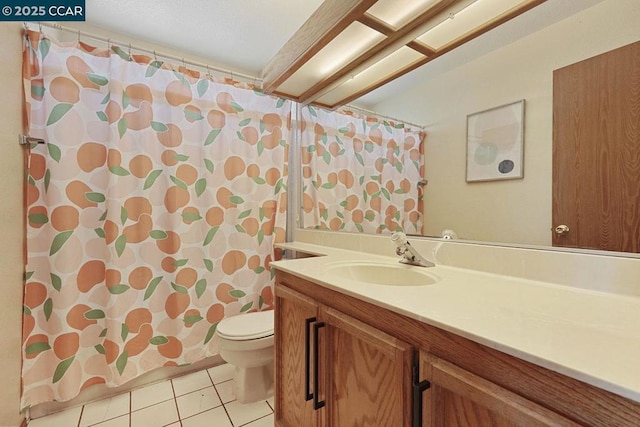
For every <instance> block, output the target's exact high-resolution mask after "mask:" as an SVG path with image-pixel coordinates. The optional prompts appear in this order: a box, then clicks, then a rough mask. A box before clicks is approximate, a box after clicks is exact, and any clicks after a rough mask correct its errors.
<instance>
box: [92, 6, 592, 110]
mask: <svg viewBox="0 0 640 427" xmlns="http://www.w3.org/2000/svg"><path fill="white" fill-rule="evenodd" d="M600 1H602V0H548V1H547V2H546V3H544V4H542V5H541V6H538V7H536V8H534V9H532V10H531V11H529V12H526V13H525V14H523V15H521V16H520V17H518V18H516V19H514V20H512V21H510V22H508V23H506V24H504V25H503V26H501V27H499V28H496V29H494V30H492V31H490V32H488V33H486V34H485V35H483V36H481V37H479V38H477V39H475V40H473V41H471V42H469V43H467V44H466V45H464V46H462V47H460V48H458V49H457V50H455V51H453V52H450V53H448V54H446V55H443V56H442V57H440V58H438V59H436V60H434V61H433V62H430V63H428V64H426V65H424V66H422V67H421V68H419V69H417V70H415V71H413V72H411V73H409V74H407V75H405V76H403V77H401V78H399V79H397V80H395V81H393V82H391V83H389V84H387V85H386V86H384V87H382V88H380V89H378V90H376V91H373V92H371V93H370V94H368V95H366V96H364V97H362V98H361V99H359V100H358V101H356V102H355V104H357V105H360V106H363V107H365V108H371V107H372V106H375V105H376V104H378V103H380V102H383V101H384V99H385V98H387V97H390V96H395V95H397V94H398V93H399V92H402V91H405V90H409V89H410V88H411V86H413V85H415V84H418V83H419V82H420V81H423V80H424V79H428V78H430V77H433V76H434V75H437V74H439V73H442V72H446V71H447V70H448V69H451V68H453V67H456V66H458V65H461V64H463V63H465V62H468V61H470V60H472V59H473V58H476V57H478V56H480V55H483V54H486V53H488V52H490V51H492V50H494V49H496V48H498V47H500V46H503V45H506V44H508V43H511V42H513V41H514V40H517V39H518V38H521V37H524V36H526V35H527V34H530V33H532V32H534V31H537V30H539V29H541V28H543V27H545V26H547V25H550V24H552V23H554V22H558V21H560V20H561V19H564V18H566V17H567V16H570V15H572V14H575V13H577V12H578V11H580V10H583V9H586V8H588V7H590V6H593V5H594V4H596V3H598V2H600ZM321 3H322V0H188V1H187V0H135V1H133V0H87V1H86V10H87V24H90V25H92V26H95V27H99V28H101V29H103V30H106V31H108V32H113V33H116V34H122V35H125V36H130V37H132V38H134V39H137V40H140V41H143V42H149V43H154V44H159V45H163V46H167V47H168V48H171V49H176V50H179V51H182V52H184V55H185V57H186V58H189V55H190V54H191V55H195V56H197V57H202V58H208V59H211V64H215V65H218V66H221V67H224V68H229V69H232V70H234V71H238V72H242V73H245V74H250V75H254V76H259V75H260V72H261V70H262V69H263V68H264V66H265V65H266V64H267V63H268V62H269V60H270V59H271V58H272V57H273V56H274V55H275V54H276V52H277V51H278V50H279V49H280V48H281V47H282V45H284V43H285V42H286V41H287V40H288V39H289V38H290V37H291V36H292V35H293V34H294V33H295V31H296V30H297V29H298V28H299V27H300V26H301V25H302V24H303V23H304V22H305V21H306V20H307V19H308V18H309V16H311V14H312V13H313V12H314V11H315V9H317V8H318V7H319V6H320V4H321Z"/></svg>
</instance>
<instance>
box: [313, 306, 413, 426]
mask: <svg viewBox="0 0 640 427" xmlns="http://www.w3.org/2000/svg"><path fill="white" fill-rule="evenodd" d="M321 317H322V319H323V320H324V322H325V323H326V325H327V327H326V328H325V329H326V331H325V334H326V335H325V337H324V340H323V341H322V345H321V346H320V349H321V350H322V354H323V357H322V360H323V361H324V364H323V365H321V368H322V369H323V371H324V378H325V381H323V382H321V385H322V386H324V389H323V388H322V387H321V396H322V395H323V393H324V396H325V397H326V408H327V409H326V410H327V418H328V422H329V423H328V425H329V426H380V427H383V426H393V427H398V426H410V425H411V406H410V405H411V400H410V393H411V362H412V358H413V352H412V348H411V346H410V345H409V344H407V343H405V342H403V341H400V340H398V339H396V338H393V337H391V336H389V335H387V334H385V333H383V332H380V331H379V330H377V329H375V328H372V327H370V326H368V325H366V324H364V323H362V322H360V321H358V320H355V319H353V318H351V317H349V316H347V315H345V314H343V313H341V312H339V311H336V310H333V309H326V310H321Z"/></svg>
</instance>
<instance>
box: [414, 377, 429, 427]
mask: <svg viewBox="0 0 640 427" xmlns="http://www.w3.org/2000/svg"><path fill="white" fill-rule="evenodd" d="M412 377H413V378H412V381H411V383H412V384H411V385H412V388H413V393H412V394H413V427H421V426H422V392H423V391H425V390H426V389H428V388H429V387H431V383H430V382H429V381H427V380H424V381H419V380H418V367H417V366H414V367H413V375H412Z"/></svg>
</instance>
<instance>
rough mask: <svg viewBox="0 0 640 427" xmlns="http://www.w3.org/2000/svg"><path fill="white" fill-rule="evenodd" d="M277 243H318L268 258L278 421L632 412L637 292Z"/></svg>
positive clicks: (544, 420)
mask: <svg viewBox="0 0 640 427" xmlns="http://www.w3.org/2000/svg"><path fill="white" fill-rule="evenodd" d="M289 247H290V248H295V249H298V250H301V249H305V248H306V249H307V252H311V253H313V252H315V253H316V254H319V253H323V254H325V255H326V256H321V257H316V258H305V259H294V260H283V261H279V262H275V263H273V266H274V267H275V268H276V269H277V272H276V287H275V297H276V319H275V322H276V323H275V337H276V344H275V345H276V399H275V404H276V408H275V410H276V411H275V412H276V425H277V426H281V427H285V426H352V425H361V426H374V425H375V426H419V425H423V426H457V425H471V426H486V425H492V426H513V425H518V426H536V425H543V426H546V425H567V426H568V425H588V426H637V425H640V386H639V383H640V380H639V378H638V374H637V370H634V369H633V366H635V365H636V364H637V361H638V360H640V358H639V356H640V346H638V337H624V332H625V330H624V328H625V326H624V325H623V323H625V322H626V321H633V320H635V318H634V317H633V316H634V315H633V314H632V315H631V317H630V318H629V317H625V316H627V315H628V313H632V312H634V311H635V310H636V309H640V302H639V301H638V299H637V298H626V297H618V296H615V295H614V296H608V295H604V294H600V293H594V292H589V291H580V290H576V289H570V288H567V287H565V286H556V285H551V284H545V283H542V282H533V281H531V280H522V279H517V278H511V277H506V276H499V275H491V274H486V273H478V272H473V271H469V270H463V269H456V268H452V267H444V266H437V267H435V268H431V269H424V270H425V272H424V273H423V272H419V273H417V274H426V275H427V276H425V277H430V278H431V281H430V282H429V283H430V284H427V285H417V284H415V283H408V284H407V283H403V280H404V278H403V277H404V276H405V274H404V273H403V272H402V271H398V272H397V277H398V278H397V279H394V278H393V275H394V270H393V268H395V264H397V259H395V258H393V257H384V256H378V255H373V254H363V253H358V252H355V251H347V250H339V249H335V248H321V247H314V246H313V245H304V244H302V245H296V244H292V245H290V246H289ZM366 263H371V264H372V265H378V266H388V269H389V271H390V273H389V274H390V275H388V276H386V277H385V274H386V273H385V272H384V271H383V269H380V270H379V271H378V273H377V274H375V275H372V276H370V277H363V276H358V273H357V270H358V269H357V268H356V269H355V270H354V271H356V272H355V273H354V271H351V272H349V267H350V266H354V265H364V264H366ZM401 268H408V269H411V270H415V269H416V268H418V269H420V268H421V267H406V266H402V267H401ZM411 274H413V273H411ZM413 279H415V278H413ZM413 279H412V280H413ZM384 280H387V281H390V282H395V283H393V284H395V286H392V285H391V286H390V285H384V284H382V282H383V281H384ZM607 298H610V299H608V300H606V301H605V300H603V299H607ZM576 304H581V307H582V308H580V309H577V308H576ZM605 309H607V310H617V311H614V312H616V313H617V314H616V315H614V316H611V318H615V320H616V321H620V325H611V324H608V325H598V321H599V316H601V314H602V310H605ZM581 310H584V312H582V311H581ZM588 311H590V312H591V313H592V317H591V318H590V319H589V320H588V319H585V318H582V316H583V315H584V313H586V312H588ZM585 323H586V324H585ZM630 328H631V329H629V330H632V328H633V326H630ZM618 351H620V352H625V353H624V354H622V353H620V354H618V353H617V352H618ZM612 361H615V365H616V366H611V364H612V363H611V362H612Z"/></svg>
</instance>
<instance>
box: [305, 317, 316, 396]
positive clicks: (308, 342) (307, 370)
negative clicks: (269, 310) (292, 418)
mask: <svg viewBox="0 0 640 427" xmlns="http://www.w3.org/2000/svg"><path fill="white" fill-rule="evenodd" d="M315 321H316V318H315V317H309V318H308V319H305V321H304V400H305V401H307V402H308V401H309V400H311V399H313V394H312V393H311V391H310V388H311V387H310V384H309V380H310V376H311V367H310V366H309V365H310V364H311V360H310V359H311V355H310V354H309V353H311V348H310V347H311V339H310V337H309V334H310V328H309V326H310V325H311V324H312V323H313V322H315Z"/></svg>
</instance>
